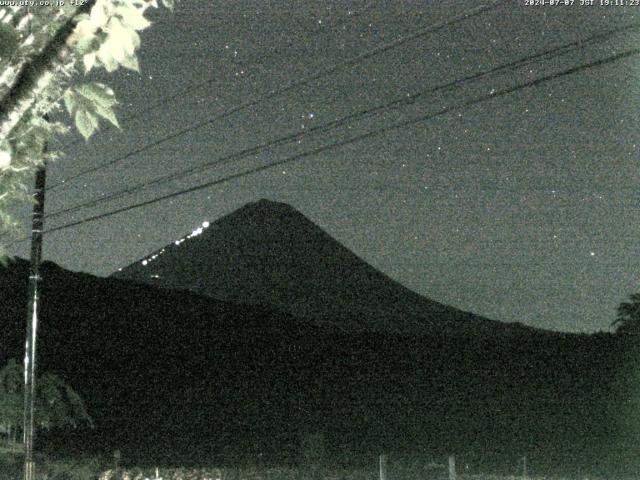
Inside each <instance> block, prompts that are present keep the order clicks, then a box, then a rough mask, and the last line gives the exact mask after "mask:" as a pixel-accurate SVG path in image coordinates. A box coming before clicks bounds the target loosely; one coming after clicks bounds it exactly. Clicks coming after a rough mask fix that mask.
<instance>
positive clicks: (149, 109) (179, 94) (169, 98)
mask: <svg viewBox="0 0 640 480" xmlns="http://www.w3.org/2000/svg"><path fill="white" fill-rule="evenodd" d="M374 5H375V3H374V2H369V3H367V4H366V5H364V6H363V7H362V8H361V9H360V10H359V11H354V12H353V14H352V15H350V16H349V17H348V21H352V20H354V19H355V18H357V17H359V16H360V15H362V14H364V13H366V12H367V11H369V10H370V9H371V8H372V7H373V6H374ZM346 23H347V22H345V21H343V22H338V23H337V24H335V25H333V26H331V27H330V30H335V29H337V28H339V27H341V26H344V25H345V24H346ZM330 30H323V32H322V33H327V32H328V31H330ZM272 48H273V47H272ZM251 68H256V66H253V67H251ZM217 80H218V79H217V78H209V79H207V80H204V81H202V82H197V83H193V84H192V85H189V86H187V87H186V88H183V89H181V90H179V91H177V92H174V93H172V94H171V95H167V96H164V97H162V98H161V99H160V100H158V101H157V102H156V103H155V104H153V105H151V106H148V107H147V108H145V109H143V110H141V111H138V112H135V113H132V114H130V115H127V116H126V117H124V118H122V119H120V120H119V123H120V124H121V125H122V124H125V123H127V122H130V121H131V120H135V119H136V118H140V117H142V116H144V115H146V114H147V113H149V112H152V111H154V110H157V109H158V108H161V107H164V106H166V105H167V103H168V102H172V101H173V100H175V99H177V98H181V97H183V96H185V95H189V94H190V93H192V92H194V91H196V90H198V89H200V88H202V87H206V86H208V85H211V84H212V83H214V82H216V81H217ZM113 128H115V127H114V126H113V125H112V124H110V123H108V124H107V125H106V127H105V129H104V131H109V130H111V129H113ZM81 141H82V139H76V140H72V141H70V142H68V143H65V144H63V145H62V146H61V147H60V148H61V149H65V148H67V147H70V146H72V145H77V144H78V143H80V142H81ZM78 175H79V176H81V175H83V174H82V173H80V174H78ZM70 180H71V179H67V180H65V181H70ZM62 183H64V182H59V183H57V184H55V185H53V186H51V187H49V190H51V189H53V188H56V187H58V186H59V185H61V184H62Z"/></svg>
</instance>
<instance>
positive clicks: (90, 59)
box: [82, 53, 96, 73]
mask: <svg viewBox="0 0 640 480" xmlns="http://www.w3.org/2000/svg"><path fill="white" fill-rule="evenodd" d="M82 63H83V64H84V73H89V71H91V69H92V68H93V66H94V65H95V64H96V54H95V53H87V54H86V55H83V56H82Z"/></svg>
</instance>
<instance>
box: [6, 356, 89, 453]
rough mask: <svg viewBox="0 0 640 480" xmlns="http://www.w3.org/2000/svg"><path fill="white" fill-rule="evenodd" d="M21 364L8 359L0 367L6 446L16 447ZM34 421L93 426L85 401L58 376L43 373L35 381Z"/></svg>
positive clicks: (48, 426)
mask: <svg viewBox="0 0 640 480" xmlns="http://www.w3.org/2000/svg"><path fill="white" fill-rule="evenodd" d="M22 371H23V370H22V366H21V365H19V364H18V363H17V362H16V361H15V360H13V359H11V360H9V362H8V363H7V365H5V366H4V367H3V368H2V369H0V433H3V434H4V436H5V438H6V443H7V446H8V447H13V446H15V443H16V440H17V438H18V435H17V434H18V433H19V432H20V431H21V427H22V418H23V408H24V403H23V401H24V381H23V376H22ZM36 388H37V391H36V400H35V401H36V407H35V408H36V410H35V422H36V425H37V427H38V428H42V429H51V428H54V427H56V428H58V427H60V428H64V427H71V428H75V427H78V426H80V425H87V426H92V425H93V421H92V419H91V417H90V416H89V414H88V413H87V409H86V407H85V404H84V401H83V400H82V398H80V396H79V395H78V394H77V393H76V392H75V391H74V390H73V389H72V388H71V387H70V386H69V385H68V384H67V383H65V382H64V381H63V380H62V379H61V378H60V377H58V376H57V375H54V374H51V373H44V374H43V375H41V376H40V377H39V378H38V379H37V382H36Z"/></svg>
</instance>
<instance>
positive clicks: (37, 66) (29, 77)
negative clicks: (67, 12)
mask: <svg viewBox="0 0 640 480" xmlns="http://www.w3.org/2000/svg"><path fill="white" fill-rule="evenodd" d="M95 3H96V0H88V1H87V2H86V3H85V4H83V5H82V6H79V7H76V10H75V12H74V14H73V15H72V16H71V17H70V18H69V19H68V20H67V21H66V22H65V23H64V24H63V25H62V26H61V27H60V28H59V29H58V31H57V32H56V34H55V35H54V36H53V38H52V39H51V40H50V41H49V43H48V44H47V45H46V46H45V47H44V49H43V50H42V52H40V54H38V55H36V56H35V57H34V58H33V59H32V60H31V61H29V62H28V63H26V64H25V65H23V67H22V68H21V70H20V73H19V74H18V77H17V79H16V81H15V82H14V84H13V86H12V88H11V90H10V91H9V92H8V93H7V95H5V96H4V98H2V100H1V101H0V141H2V140H5V139H7V138H8V137H9V136H10V134H11V132H12V130H13V129H14V128H15V126H16V125H17V124H18V122H19V121H20V119H22V118H23V117H24V115H25V114H26V113H27V112H28V111H29V109H30V108H31V107H33V105H34V103H35V102H36V100H37V99H38V97H39V96H40V95H41V94H42V92H43V91H44V90H45V89H46V88H47V87H48V86H49V85H50V84H51V82H52V81H53V79H54V77H55V74H56V73H58V71H59V70H60V69H61V68H62V67H63V66H64V65H65V63H66V62H67V61H68V60H69V59H70V58H71V47H69V46H68V45H67V40H68V38H69V37H70V36H71V34H72V33H73V30H74V28H75V24H76V17H77V16H78V15H80V14H81V13H87V12H89V11H90V10H91V8H92V7H93V5H94V4H95Z"/></svg>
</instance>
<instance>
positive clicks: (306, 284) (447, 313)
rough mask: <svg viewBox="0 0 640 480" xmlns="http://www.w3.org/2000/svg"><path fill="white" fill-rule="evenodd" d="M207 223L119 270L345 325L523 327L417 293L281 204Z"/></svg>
mask: <svg viewBox="0 0 640 480" xmlns="http://www.w3.org/2000/svg"><path fill="white" fill-rule="evenodd" d="M204 225H205V226H204V227H201V228H200V229H199V230H197V231H195V232H194V234H192V235H189V236H188V237H185V238H184V239H180V240H178V241H176V242H174V243H173V244H170V245H167V246H166V247H164V248H162V249H160V250H159V251H157V252H155V253H154V254H152V255H149V256H148V257H147V258H145V259H143V260H141V261H139V262H136V263H134V264H132V265H130V266H128V267H126V268H124V269H122V270H121V271H118V272H116V273H114V274H113V277H115V278H122V279H129V280H134V281H137V282H142V283H147V284H151V285H156V286H160V287H163V288H170V289H184V290H191V291H193V292H197V293H199V294H202V295H206V296H209V297H213V298H219V299H223V300H228V301H234V302H242V303H251V304H264V305H269V306H271V307H274V308H276V309H279V310H281V311H284V312H288V313H290V314H292V315H294V316H296V317H299V318H306V319H310V320H314V321H315V322H317V323H327V322H328V323H331V324H334V325H339V326H341V327H342V328H346V329H349V330H352V329H364V330H379V331H388V332H400V333H407V334H415V333H434V332H440V333H442V334H446V333H447V332H449V333H454V332H455V333H456V334H462V333H465V334H486V335H495V334H498V333H503V332H516V331H518V332H519V331H521V330H527V329H526V328H525V327H522V326H519V325H516V324H513V325H506V324H503V323H500V322H495V321H491V320H488V319H485V318H482V317H479V316H477V315H473V314H470V313H467V312H463V311H460V310H457V309H455V308H452V307H448V306H446V305H443V304H440V303H438V302H435V301H433V300H430V299H427V298H425V297H422V296H420V295H418V294H417V293H415V292H413V291H411V290H409V289H407V288H405V287H403V286H402V285H400V284H399V283H397V282H396V281H394V280H392V279H390V278H389V277H387V276H386V275H384V274H383V273H381V272H380V271H378V270H376V269H375V268H373V267H372V266H370V265H369V264H367V263H366V262H364V261H363V260H362V259H360V258H359V257H357V256H356V255H355V254H354V253H352V252H351V251H349V250H348V249H347V248H345V247H344V246H342V245H341V244H340V243H338V242H337V241H336V240H334V239H333V238H332V237H331V236H329V235H328V234H327V233H326V232H324V231H323V230H322V229H321V228H320V227H318V226H317V225H315V224H314V223H312V222H311V221H310V220H308V219H307V218H306V217H305V216H304V215H302V214H301V213H300V212H298V211H297V210H295V209H294V208H292V207H290V206H289V205H286V204H283V203H277V202H272V201H268V200H260V201H258V202H255V203H251V204H248V205H246V206H244V207H242V208H240V209H239V210H236V211H235V212H233V213H231V214H229V215H227V216H225V217H223V218H221V219H219V220H217V221H215V222H213V223H212V224H211V225H207V224H204Z"/></svg>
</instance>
